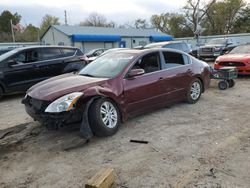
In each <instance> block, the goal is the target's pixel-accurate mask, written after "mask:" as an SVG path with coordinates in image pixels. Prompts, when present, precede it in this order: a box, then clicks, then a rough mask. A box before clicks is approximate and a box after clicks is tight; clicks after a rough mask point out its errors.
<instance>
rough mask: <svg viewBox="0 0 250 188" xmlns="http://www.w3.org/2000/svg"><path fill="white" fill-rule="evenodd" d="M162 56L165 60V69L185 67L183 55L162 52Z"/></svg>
mask: <svg viewBox="0 0 250 188" xmlns="http://www.w3.org/2000/svg"><path fill="white" fill-rule="evenodd" d="M163 56H164V59H165V67H164V68H166V69H167V68H173V67H178V66H182V65H185V60H184V58H183V57H184V56H183V54H180V53H176V52H163Z"/></svg>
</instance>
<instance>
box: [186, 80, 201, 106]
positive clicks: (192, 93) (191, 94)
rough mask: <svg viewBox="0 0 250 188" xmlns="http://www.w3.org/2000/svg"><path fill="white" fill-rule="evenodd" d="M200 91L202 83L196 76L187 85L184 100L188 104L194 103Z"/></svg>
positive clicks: (198, 97)
mask: <svg viewBox="0 0 250 188" xmlns="http://www.w3.org/2000/svg"><path fill="white" fill-rule="evenodd" d="M201 93H202V83H201V81H200V80H199V79H198V78H195V79H194V80H193V81H192V82H191V83H190V85H189V88H188V91H187V96H186V100H187V102H188V103H189V104H194V103H196V102H197V101H198V100H199V99H200V96H201Z"/></svg>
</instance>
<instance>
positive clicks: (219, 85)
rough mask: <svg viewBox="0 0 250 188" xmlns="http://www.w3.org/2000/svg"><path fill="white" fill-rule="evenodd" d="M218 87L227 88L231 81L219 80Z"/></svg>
mask: <svg viewBox="0 0 250 188" xmlns="http://www.w3.org/2000/svg"><path fill="white" fill-rule="evenodd" d="M218 87H219V89H220V90H226V89H227V88H228V87H229V83H228V82H227V81H226V80H222V81H219V83H218Z"/></svg>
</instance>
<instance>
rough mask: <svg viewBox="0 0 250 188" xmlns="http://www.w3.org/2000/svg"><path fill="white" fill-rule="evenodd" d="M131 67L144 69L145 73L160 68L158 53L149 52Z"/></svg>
mask: <svg viewBox="0 0 250 188" xmlns="http://www.w3.org/2000/svg"><path fill="white" fill-rule="evenodd" d="M132 69H144V71H145V73H150V72H155V71H158V70H160V57H159V53H158V52H157V53H151V54H148V55H145V56H143V57H142V58H141V59H140V60H139V61H138V62H137V63H136V64H135V65H134V66H133V68H132Z"/></svg>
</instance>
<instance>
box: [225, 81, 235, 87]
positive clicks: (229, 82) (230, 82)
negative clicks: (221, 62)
mask: <svg viewBox="0 0 250 188" xmlns="http://www.w3.org/2000/svg"><path fill="white" fill-rule="evenodd" d="M227 82H228V84H229V87H234V85H235V81H234V80H233V79H229V80H227Z"/></svg>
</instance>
